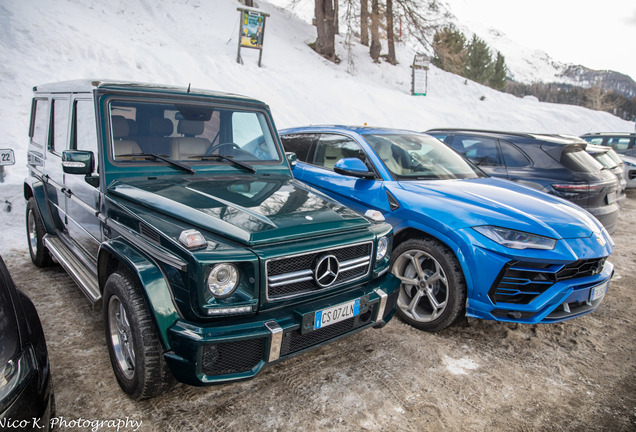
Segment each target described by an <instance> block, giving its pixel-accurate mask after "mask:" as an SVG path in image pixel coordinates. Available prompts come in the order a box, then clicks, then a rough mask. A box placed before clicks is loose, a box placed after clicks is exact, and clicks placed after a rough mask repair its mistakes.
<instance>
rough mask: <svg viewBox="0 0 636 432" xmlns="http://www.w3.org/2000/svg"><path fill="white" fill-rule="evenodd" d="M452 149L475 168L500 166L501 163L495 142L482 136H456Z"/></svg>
mask: <svg viewBox="0 0 636 432" xmlns="http://www.w3.org/2000/svg"><path fill="white" fill-rule="evenodd" d="M452 147H453V148H454V149H455V150H457V151H459V152H460V153H463V154H464V155H465V156H466V157H467V158H468V159H470V160H471V162H472V163H474V164H475V165H477V166H493V167H496V166H502V165H503V161H502V158H501V155H500V152H499V147H498V146H497V140H495V139H492V138H487V137H482V136H462V135H458V136H456V137H455V139H454V140H453V144H452Z"/></svg>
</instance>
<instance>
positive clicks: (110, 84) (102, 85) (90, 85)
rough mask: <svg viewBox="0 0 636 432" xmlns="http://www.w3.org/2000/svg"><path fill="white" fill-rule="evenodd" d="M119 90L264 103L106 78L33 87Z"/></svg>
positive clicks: (66, 90)
mask: <svg viewBox="0 0 636 432" xmlns="http://www.w3.org/2000/svg"><path fill="white" fill-rule="evenodd" d="M98 89H104V90H119V91H135V92H139V91H141V92H148V93H163V94H165V93H170V94H175V95H184V96H185V95H190V96H211V97H218V98H226V99H236V100H241V101H244V102H252V103H259V104H264V103H263V102H261V101H259V100H256V99H252V98H249V97H246V96H241V95H237V94H232V93H223V92H218V91H212V90H204V89H194V88H191V87H190V85H188V86H187V87H180V86H175V85H168V84H150V83H141V82H134V81H118V80H107V79H78V80H69V81H59V82H53V83H46V84H40V85H37V86H34V87H33V91H34V92H36V93H69V92H72V93H92V92H93V91H95V90H98Z"/></svg>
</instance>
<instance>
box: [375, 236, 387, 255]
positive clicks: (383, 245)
mask: <svg viewBox="0 0 636 432" xmlns="http://www.w3.org/2000/svg"><path fill="white" fill-rule="evenodd" d="M388 250H389V239H388V238H386V237H381V238H380V240H378V250H377V252H376V253H375V260H376V261H380V260H381V259H382V258H384V257H385V256H386V253H387V252H388Z"/></svg>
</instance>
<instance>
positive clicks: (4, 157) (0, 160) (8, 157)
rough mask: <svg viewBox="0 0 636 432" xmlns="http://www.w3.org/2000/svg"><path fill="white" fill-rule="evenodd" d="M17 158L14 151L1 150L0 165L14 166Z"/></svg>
mask: <svg viewBox="0 0 636 432" xmlns="http://www.w3.org/2000/svg"><path fill="white" fill-rule="evenodd" d="M14 163H15V157H14V156H13V150H12V149H0V165H13V164H14Z"/></svg>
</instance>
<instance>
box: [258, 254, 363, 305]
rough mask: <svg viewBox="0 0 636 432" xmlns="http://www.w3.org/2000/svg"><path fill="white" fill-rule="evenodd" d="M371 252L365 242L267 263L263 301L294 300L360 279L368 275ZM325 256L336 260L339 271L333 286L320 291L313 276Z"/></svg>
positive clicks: (276, 259) (286, 257)
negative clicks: (300, 296)
mask: <svg viewBox="0 0 636 432" xmlns="http://www.w3.org/2000/svg"><path fill="white" fill-rule="evenodd" d="M372 250H373V243H372V242H367V243H357V244H353V245H347V246H341V247H339V248H333V249H322V250H319V251H314V252H308V253H304V254H299V255H291V256H285V257H281V258H274V259H271V260H269V261H267V264H266V271H267V298H268V300H277V299H282V298H289V297H294V296H297V295H302V294H306V293H309V292H314V291H319V290H323V289H330V288H333V287H336V286H339V285H342V284H344V283H347V282H352V281H355V280H358V279H361V278H363V277H364V276H366V275H367V274H368V273H369V271H370V268H371V261H372V260H371V252H372ZM327 255H333V256H335V257H336V258H337V259H338V262H339V271H338V276H337V278H336V279H335V280H334V281H333V283H331V284H330V285H329V286H328V287H324V288H323V287H321V286H320V285H318V283H316V280H315V274H314V272H315V267H316V265H317V263H318V261H319V260H320V259H321V258H323V257H325V256H327Z"/></svg>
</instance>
